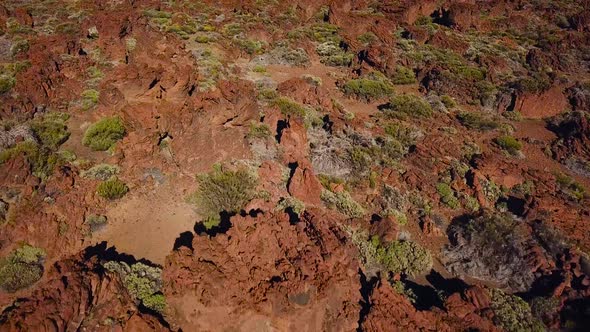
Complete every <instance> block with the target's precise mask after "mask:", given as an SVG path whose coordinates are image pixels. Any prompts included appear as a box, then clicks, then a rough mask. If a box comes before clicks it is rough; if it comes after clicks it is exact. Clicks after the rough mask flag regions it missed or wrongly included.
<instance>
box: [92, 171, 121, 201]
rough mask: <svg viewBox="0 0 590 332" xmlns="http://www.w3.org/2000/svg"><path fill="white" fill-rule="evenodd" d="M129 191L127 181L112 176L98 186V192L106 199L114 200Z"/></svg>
mask: <svg viewBox="0 0 590 332" xmlns="http://www.w3.org/2000/svg"><path fill="white" fill-rule="evenodd" d="M128 191H129V187H127V185H126V184H125V182H123V181H121V180H119V179H118V178H116V177H112V178H110V179H109V180H106V181H104V182H101V183H100V184H99V185H98V187H97V188H96V193H97V194H98V195H99V196H101V197H104V198H106V199H110V200H114V199H119V198H121V197H123V196H125V194H126V193H127V192H128Z"/></svg>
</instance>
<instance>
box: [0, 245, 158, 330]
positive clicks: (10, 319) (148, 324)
mask: <svg viewBox="0 0 590 332" xmlns="http://www.w3.org/2000/svg"><path fill="white" fill-rule="evenodd" d="M24 294H27V297H26V298H20V299H18V301H17V303H18V304H17V305H14V306H12V307H8V308H6V309H5V310H4V311H3V312H2V314H1V315H0V330H2V331H69V330H70V329H75V330H92V331H96V330H105V331H106V330H111V329H112V330H115V331H116V330H118V329H119V330H122V331H146V330H151V331H169V328H168V327H166V326H164V325H163V324H162V323H161V322H160V321H159V320H158V318H157V317H155V316H152V315H150V314H145V313H142V312H140V311H139V309H138V308H137V306H136V304H135V302H134V300H133V299H131V298H130V296H129V295H128V293H127V290H126V289H125V287H124V286H123V284H122V282H121V280H120V278H119V277H118V276H117V275H115V274H111V273H106V272H104V269H102V268H100V267H99V266H98V261H97V257H91V258H90V259H85V258H84V255H83V254H80V255H78V256H74V257H72V258H69V259H66V260H63V261H59V262H57V263H55V264H54V265H53V266H52V267H50V268H49V269H48V270H47V271H46V272H45V276H44V278H43V279H42V280H41V281H40V282H39V284H38V285H36V290H34V291H32V292H27V291H24V292H23V294H22V295H24Z"/></svg>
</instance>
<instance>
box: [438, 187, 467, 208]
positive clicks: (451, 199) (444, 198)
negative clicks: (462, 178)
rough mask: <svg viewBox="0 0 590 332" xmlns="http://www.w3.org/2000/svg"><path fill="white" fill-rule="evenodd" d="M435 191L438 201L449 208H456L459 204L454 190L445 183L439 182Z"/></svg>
mask: <svg viewBox="0 0 590 332" xmlns="http://www.w3.org/2000/svg"><path fill="white" fill-rule="evenodd" d="M436 192H437V193H438V195H439V196H440V201H441V202H443V203H444V204H446V205H447V206H448V207H450V208H451V209H457V208H459V207H460V206H461V204H460V203H459V200H458V199H457V197H455V192H454V190H453V189H452V188H451V187H450V186H449V185H448V184H446V183H443V182H440V183H438V184H437V185H436Z"/></svg>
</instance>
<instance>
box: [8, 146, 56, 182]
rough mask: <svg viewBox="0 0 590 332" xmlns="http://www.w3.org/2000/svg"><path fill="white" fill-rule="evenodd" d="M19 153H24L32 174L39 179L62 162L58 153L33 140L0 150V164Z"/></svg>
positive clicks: (51, 171) (43, 177)
mask: <svg viewBox="0 0 590 332" xmlns="http://www.w3.org/2000/svg"><path fill="white" fill-rule="evenodd" d="M21 154H24V156H25V158H26V159H27V162H28V163H29V164H30V165H31V169H32V172H33V175H35V176H36V177H38V178H41V179H45V178H47V177H48V176H49V175H51V174H52V173H53V169H54V168H55V167H56V166H58V165H60V164H62V163H63V162H64V160H63V159H62V158H61V155H60V154H57V153H54V152H53V151H51V150H50V149H49V148H47V147H44V146H39V145H37V144H36V143H35V142H31V141H24V142H20V143H18V144H16V145H15V146H13V147H11V148H9V149H6V150H4V151H2V152H0V164H3V163H5V162H6V161H8V160H10V159H12V158H15V157H16V156H18V155H21Z"/></svg>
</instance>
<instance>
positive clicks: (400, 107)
mask: <svg viewBox="0 0 590 332" xmlns="http://www.w3.org/2000/svg"><path fill="white" fill-rule="evenodd" d="M384 112H385V113H386V114H387V115H391V116H396V115H398V114H403V115H409V116H412V117H430V116H432V113H433V111H432V107H430V104H428V103H427V102H426V101H425V100H424V99H423V98H421V97H418V96H414V95H410V94H401V95H397V96H395V97H393V98H391V100H390V101H389V103H388V104H387V105H386V107H385V109H384Z"/></svg>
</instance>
